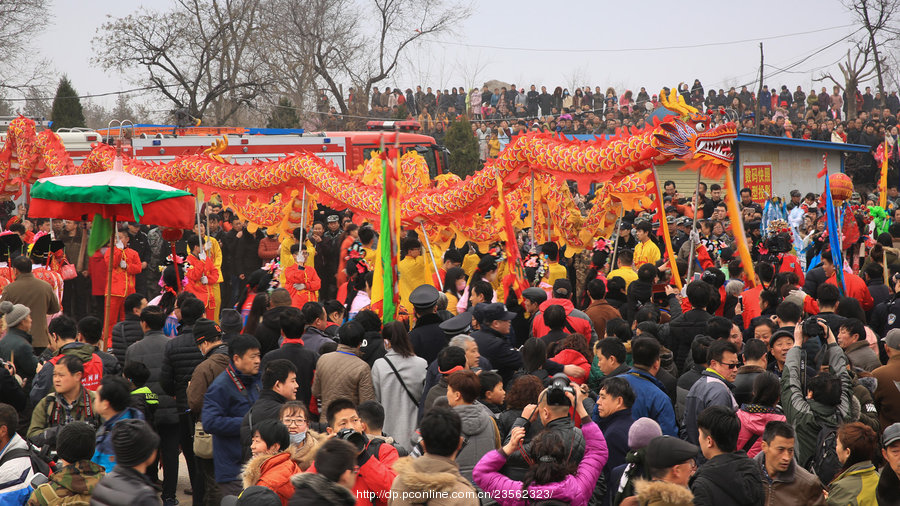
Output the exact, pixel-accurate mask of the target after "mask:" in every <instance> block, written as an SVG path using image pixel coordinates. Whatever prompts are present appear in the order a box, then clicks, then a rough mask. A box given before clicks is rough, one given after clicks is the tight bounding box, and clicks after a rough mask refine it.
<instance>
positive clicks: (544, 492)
mask: <svg viewBox="0 0 900 506" xmlns="http://www.w3.org/2000/svg"><path fill="white" fill-rule="evenodd" d="M581 431H582V433H584V439H585V443H586V447H585V452H584V458H583V459H582V460H581V462H579V463H578V471H576V472H575V474H570V475H568V476H566V479H564V480H563V481H560V482H556V483H547V484H544V485H531V486H530V487H528V491H529V496H528V497H524V494H523V491H522V482H521V481H516V480H511V479H509V478H507V477H506V476H504V475H502V474H500V469H501V468H502V467H503V465H504V464H506V455H504V454H503V452H502V451H500V450H495V451H491V452H488V453H486V454H485V455H484V457H482V458H481V460H480V461H478V464H476V465H475V469H474V470H473V471H472V478H473V479H474V480H475V484H476V485H478V486H479V487H481V489H482V490H484V491H485V493H487V494H489V495H490V496H491V497H492V498H493V499H494V500H495V501H497V502H498V503H500V504H501V505H502V506H527V505H528V504H531V503H533V502H534V501H541V500H549V499H553V500H556V501H563V502H567V503H569V504H571V505H572V506H587V503H588V501H589V500H590V498H591V494H593V492H594V486H595V485H596V484H597V478H598V477H599V476H600V470H601V469H603V466H604V465H606V459H607V455H608V453H609V452H608V451H607V449H606V439H604V438H603V433H602V432H600V428H599V427H597V424H596V423H594V422H593V421H591V419H590V418H588V417H585V418H584V419H583V420H582V424H581Z"/></svg>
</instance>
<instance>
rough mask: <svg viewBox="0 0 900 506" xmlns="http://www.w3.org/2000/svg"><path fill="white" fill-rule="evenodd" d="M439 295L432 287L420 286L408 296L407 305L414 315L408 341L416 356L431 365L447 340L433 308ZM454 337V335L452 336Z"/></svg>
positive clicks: (439, 319)
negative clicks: (413, 311)
mask: <svg viewBox="0 0 900 506" xmlns="http://www.w3.org/2000/svg"><path fill="white" fill-rule="evenodd" d="M440 296H441V293H440V292H438V290H437V288H435V287H434V286H432V285H420V286H418V287H417V288H416V289H415V290H413V291H412V293H410V294H409V303H410V304H412V306H413V309H414V310H415V313H416V326H415V327H414V328H413V329H412V330H411V331H410V332H409V341H410V343H412V345H413V350H415V352H416V356H419V357H422V358H424V359H425V361H426V362H428V363H431V362H433V361H434V360H435V359H437V356H438V353H440V351H441V349H442V348H444V346H447V342H448V339H447V338H446V337H444V331H442V330H441V328H440V324H441V321H442V320H441V317H440V316H438V314H437V312H436V311H435V308H436V307H437V303H438V299H439V298H440ZM454 335H455V334H454Z"/></svg>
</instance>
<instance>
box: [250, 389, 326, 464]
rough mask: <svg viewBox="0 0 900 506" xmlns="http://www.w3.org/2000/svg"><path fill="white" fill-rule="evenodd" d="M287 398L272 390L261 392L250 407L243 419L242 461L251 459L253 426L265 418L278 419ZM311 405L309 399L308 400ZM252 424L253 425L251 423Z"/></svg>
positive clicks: (307, 403)
mask: <svg viewBox="0 0 900 506" xmlns="http://www.w3.org/2000/svg"><path fill="white" fill-rule="evenodd" d="M285 402H287V399H285V398H284V397H282V396H280V395H278V394H277V393H275V392H273V391H271V390H263V391H262V392H260V393H259V399H257V400H256V402H254V403H253V406H251V407H250V411H248V412H247V414H246V415H244V419H243V420H241V461H242V462H244V463H246V462H247V461H248V460H250V442H251V441H250V440H251V439H253V430H254V429H253V427H256V426H258V425H259V422H261V421H263V420H278V412H279V411H280V410H281V407H282V406H284V403H285ZM306 405H307V406H308V405H309V401H307V402H306ZM251 424H252V425H251Z"/></svg>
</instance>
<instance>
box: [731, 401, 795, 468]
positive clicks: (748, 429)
mask: <svg viewBox="0 0 900 506" xmlns="http://www.w3.org/2000/svg"><path fill="white" fill-rule="evenodd" d="M737 416H738V418H739V419H740V420H741V431H740V432H739V433H738V440H737V449H738V450H740V449H743V448H744V445H746V444H747V442H748V441H750V438H751V437H753V436H759V437H758V438H757V439H756V442H755V443H753V446H752V447H750V450H749V451H748V452H747V456H748V457H750V458H751V459H752V458H753V457H755V456H756V454H757V453H759V452H760V451H762V433H763V430H765V428H766V424H767V423H769V422H776V421H777V422H784V421H787V419H786V418H785V417H784V414H783V413H781V412H780V411H778V410H775V409H773V408H766V407H763V406H758V405H756V404H744V405H743V406H741V409H739V410H738V411H737Z"/></svg>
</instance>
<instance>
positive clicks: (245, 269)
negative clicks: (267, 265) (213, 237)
mask: <svg viewBox="0 0 900 506" xmlns="http://www.w3.org/2000/svg"><path fill="white" fill-rule="evenodd" d="M258 251H259V234H258V233H257V234H251V233H249V232H247V231H246V230H244V231H243V233H242V234H241V237H240V238H238V237H237V232H235V231H234V230H231V231H230V232H228V233H227V234H225V239H224V240H223V241H222V274H224V275H226V276H239V275H241V274H243V275H244V276H249V275H250V273H252V272H253V271H255V270H257V269H259V267H260V265H262V260H260V259H259V253H258Z"/></svg>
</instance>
